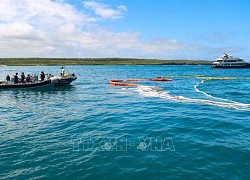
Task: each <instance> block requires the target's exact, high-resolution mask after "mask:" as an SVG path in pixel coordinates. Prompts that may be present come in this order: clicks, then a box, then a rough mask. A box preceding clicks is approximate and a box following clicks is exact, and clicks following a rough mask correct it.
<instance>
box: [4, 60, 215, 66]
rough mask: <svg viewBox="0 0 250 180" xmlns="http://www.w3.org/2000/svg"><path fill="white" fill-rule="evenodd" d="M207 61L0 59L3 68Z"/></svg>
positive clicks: (208, 62) (197, 61)
mask: <svg viewBox="0 0 250 180" xmlns="http://www.w3.org/2000/svg"><path fill="white" fill-rule="evenodd" d="M211 64H212V61H208V60H159V59H133V58H0V65H4V66H57V65H211Z"/></svg>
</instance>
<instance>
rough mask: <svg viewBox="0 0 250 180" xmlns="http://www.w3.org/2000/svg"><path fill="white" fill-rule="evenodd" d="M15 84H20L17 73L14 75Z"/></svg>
mask: <svg viewBox="0 0 250 180" xmlns="http://www.w3.org/2000/svg"><path fill="white" fill-rule="evenodd" d="M14 83H15V84H17V83H18V73H16V74H15V75H14Z"/></svg>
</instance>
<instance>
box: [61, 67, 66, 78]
mask: <svg viewBox="0 0 250 180" xmlns="http://www.w3.org/2000/svg"><path fill="white" fill-rule="evenodd" d="M64 74H65V69H64V67H61V76H62V77H63V76H64Z"/></svg>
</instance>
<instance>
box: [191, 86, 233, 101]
mask: <svg viewBox="0 0 250 180" xmlns="http://www.w3.org/2000/svg"><path fill="white" fill-rule="evenodd" d="M202 83H204V81H201V82H200V83H197V84H196V85H194V89H195V91H196V92H199V93H202V94H204V95H205V96H207V97H209V98H213V99H217V100H221V101H227V102H233V103H238V102H236V101H232V100H229V99H224V98H219V97H214V96H212V95H210V94H208V93H206V92H204V91H201V90H199V89H198V86H199V85H200V84H202Z"/></svg>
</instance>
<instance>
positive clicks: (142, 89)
mask: <svg viewBox="0 0 250 180" xmlns="http://www.w3.org/2000/svg"><path fill="white" fill-rule="evenodd" d="M136 91H137V92H138V93H139V94H141V95H143V96H147V97H159V98H163V99H168V100H171V101H177V102H185V103H196V104H206V105H212V106H218V107H224V108H234V109H238V110H245V111H250V104H244V103H239V102H220V101H212V100H204V99H192V98H187V97H184V96H172V95H171V94H170V93H169V92H167V91H164V90H162V89H161V88H158V87H154V86H142V85H139V86H138V87H137V88H136Z"/></svg>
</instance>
